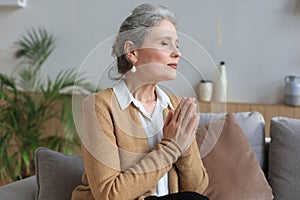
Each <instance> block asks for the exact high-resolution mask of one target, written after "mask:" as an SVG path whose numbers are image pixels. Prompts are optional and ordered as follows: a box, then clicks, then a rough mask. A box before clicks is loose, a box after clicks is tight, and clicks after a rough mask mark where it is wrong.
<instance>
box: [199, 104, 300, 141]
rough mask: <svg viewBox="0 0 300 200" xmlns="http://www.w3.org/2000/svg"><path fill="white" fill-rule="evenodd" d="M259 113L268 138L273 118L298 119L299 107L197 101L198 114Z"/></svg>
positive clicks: (299, 115) (299, 117) (299, 116)
mask: <svg viewBox="0 0 300 200" xmlns="http://www.w3.org/2000/svg"><path fill="white" fill-rule="evenodd" d="M249 111H250V112H252V111H257V112H260V113H261V114H262V115H263V116H264V119H265V122H266V125H265V127H266V132H265V133H266V137H269V136H270V134H269V133H270V122H271V119H272V118H273V117H277V116H281V117H290V118H296V119H300V106H288V105H283V104H250V103H232V102H226V103H211V102H202V101H199V112H203V113H209V112H213V113H226V112H232V113H235V112H249Z"/></svg>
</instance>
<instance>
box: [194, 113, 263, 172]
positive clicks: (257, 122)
mask: <svg viewBox="0 0 300 200" xmlns="http://www.w3.org/2000/svg"><path fill="white" fill-rule="evenodd" d="M224 116H225V114H215V113H200V122H199V126H198V127H199V128H200V127H201V126H203V125H204V124H209V123H210V122H212V121H215V120H218V119H220V118H222V117H224ZM233 116H234V117H235V120H236V122H237V124H238V125H239V126H240V127H241V128H242V130H243V133H244V134H245V136H246V138H247V139H248V142H249V143H250V145H251V148H252V150H253V151H254V154H255V156H256V158H257V160H258V162H259V165H260V166H261V168H262V169H263V171H264V172H267V170H268V169H267V163H266V162H265V121H264V118H263V116H262V115H261V114H260V113H259V112H239V113H233Z"/></svg>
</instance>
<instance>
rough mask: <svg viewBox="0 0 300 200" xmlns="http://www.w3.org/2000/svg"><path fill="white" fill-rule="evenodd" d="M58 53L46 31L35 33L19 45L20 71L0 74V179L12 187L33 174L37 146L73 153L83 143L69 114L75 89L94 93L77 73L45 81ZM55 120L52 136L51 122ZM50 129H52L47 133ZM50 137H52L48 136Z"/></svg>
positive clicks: (30, 33)
mask: <svg viewBox="0 0 300 200" xmlns="http://www.w3.org/2000/svg"><path fill="white" fill-rule="evenodd" d="M53 49H54V39H53V36H52V35H50V34H49V33H48V32H47V31H46V30H45V29H40V28H33V29H32V30H30V31H28V32H27V35H22V36H21V38H20V39H19V40H18V41H17V42H16V52H15V57H16V58H17V59H18V60H20V69H19V70H18V71H17V73H15V74H13V75H12V76H8V75H5V74H1V73H0V155H1V158H0V163H1V165H0V179H1V180H2V181H3V180H6V181H14V180H16V179H21V178H25V177H28V176H31V175H32V174H34V173H35V166H34V155H35V150H36V148H38V147H39V146H44V147H48V148H51V149H54V150H57V151H63V152H65V153H69V154H72V153H74V147H76V146H78V144H79V140H78V138H77V133H76V131H75V128H74V124H73V118H72V112H71V95H70V94H72V92H73V90H74V86H76V89H77V91H82V89H84V90H86V91H89V92H91V91H92V90H91V89H90V88H92V87H91V84H89V83H88V82H86V81H85V78H84V77H83V76H82V75H81V76H77V74H76V70H75V69H67V70H62V71H60V72H59V73H58V75H57V76H56V78H54V79H53V80H52V79H51V78H50V77H48V78H47V80H46V81H43V77H42V75H41V69H42V66H43V64H44V63H45V61H46V60H47V58H48V57H49V56H50V55H51V53H52V52H53ZM51 120H52V121H53V120H56V125H55V128H54V129H53V127H52V129H53V130H52V131H51V132H50V133H49V130H48V128H49V125H47V123H49V121H51ZM47 126H48V127H47ZM47 131H48V133H46V132H47Z"/></svg>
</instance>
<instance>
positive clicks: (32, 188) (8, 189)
mask: <svg viewBox="0 0 300 200" xmlns="http://www.w3.org/2000/svg"><path fill="white" fill-rule="evenodd" d="M36 188H37V186H36V177H35V176H30V177H28V178H25V179H22V180H19V181H16V182H13V183H10V184H7V185H3V186H1V187H0V199H3V200H4V199H5V200H26V199H34V198H35V195H36Z"/></svg>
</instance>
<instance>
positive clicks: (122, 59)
mask: <svg viewBox="0 0 300 200" xmlns="http://www.w3.org/2000/svg"><path fill="white" fill-rule="evenodd" d="M162 20H168V21H170V22H171V23H172V24H173V25H174V26H176V25H177V18H176V16H175V13H174V12H173V11H172V10H171V9H169V8H168V7H166V6H163V5H153V4H148V3H145V4H141V5H139V6H137V7H136V8H135V9H134V10H133V11H132V13H131V15H130V16H128V17H127V18H126V19H125V20H124V22H123V23H122V24H121V26H120V29H119V33H118V35H117V36H116V38H115V41H114V44H113V46H112V55H113V56H116V57H117V67H118V72H119V73H120V74H125V73H126V72H127V71H128V70H130V69H131V68H132V66H133V64H132V63H131V62H130V61H129V59H128V58H127V56H126V54H125V51H124V44H125V42H126V41H131V42H133V44H134V45H135V47H140V46H141V45H142V44H143V41H144V38H145V37H146V35H147V29H149V28H151V27H154V26H156V25H158V24H159V23H160V22H161V21H162Z"/></svg>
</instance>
